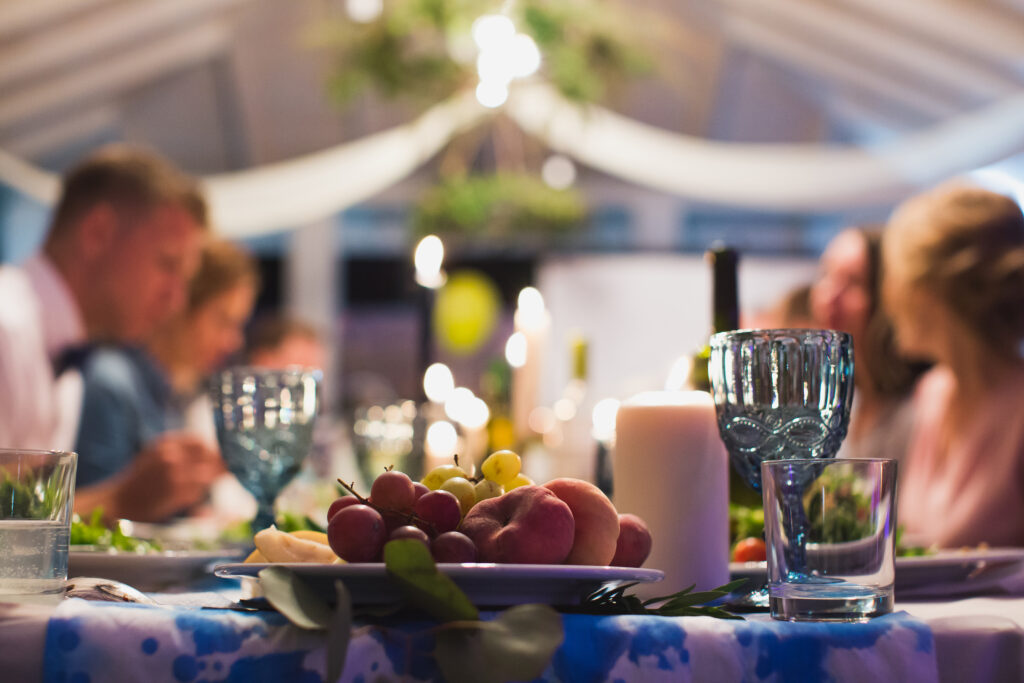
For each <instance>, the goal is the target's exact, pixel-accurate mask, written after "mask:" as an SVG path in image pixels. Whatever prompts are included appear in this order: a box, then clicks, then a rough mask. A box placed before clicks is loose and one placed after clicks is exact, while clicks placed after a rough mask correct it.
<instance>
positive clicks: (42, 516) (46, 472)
mask: <svg viewBox="0 0 1024 683" xmlns="http://www.w3.org/2000/svg"><path fill="white" fill-rule="evenodd" d="M77 465H78V456H77V455H76V454H75V453H65V452H61V451H29V450H4V449H0V602H27V603H55V602H59V601H60V600H61V599H62V598H63V597H64V583H65V581H66V580H67V578H68V536H69V535H70V532H71V507H72V505H73V502H74V495H75V470H76V467H77Z"/></svg>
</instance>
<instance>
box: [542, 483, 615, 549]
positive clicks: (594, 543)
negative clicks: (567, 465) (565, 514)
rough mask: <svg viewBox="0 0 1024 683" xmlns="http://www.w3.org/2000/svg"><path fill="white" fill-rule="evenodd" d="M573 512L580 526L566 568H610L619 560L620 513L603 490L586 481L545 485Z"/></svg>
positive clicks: (577, 525)
mask: <svg viewBox="0 0 1024 683" xmlns="http://www.w3.org/2000/svg"><path fill="white" fill-rule="evenodd" d="M544 488H546V489H548V490H549V491H551V492H552V493H554V494H555V495H556V496H558V497H559V498H560V499H561V500H562V501H563V502H564V503H565V504H566V505H568V506H569V509H570V510H571V511H572V518H573V520H574V521H575V522H576V530H575V537H574V538H573V543H572V550H571V551H570V552H569V557H567V558H566V560H565V562H566V564H593V565H601V566H604V565H607V564H608V563H609V562H611V561H612V558H613V557H614V556H615V544H616V542H617V541H618V538H619V513H618V512H617V511H616V510H615V506H614V505H612V502H611V501H610V500H608V496H606V495H604V492H603V491H601V489H599V488H597V487H596V486H594V485H593V484H591V483H590V482H589V481H583V480H582V479H570V478H563V479H552V480H551V481H549V482H548V483H546V484H544Z"/></svg>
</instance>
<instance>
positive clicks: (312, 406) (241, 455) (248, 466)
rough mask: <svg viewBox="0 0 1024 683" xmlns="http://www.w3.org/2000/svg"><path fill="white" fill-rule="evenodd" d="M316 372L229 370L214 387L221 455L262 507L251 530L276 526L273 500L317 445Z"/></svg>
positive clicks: (297, 370)
mask: <svg viewBox="0 0 1024 683" xmlns="http://www.w3.org/2000/svg"><path fill="white" fill-rule="evenodd" d="M320 378H321V372H320V370H317V369H312V368H288V369H285V370H264V369H256V368H248V367H235V368H228V369H227V370H224V371H223V372H220V373H218V374H217V375H216V376H215V377H214V378H213V380H212V382H211V385H210V398H211V399H212V401H213V406H214V408H213V414H214V422H215V423H216V425H217V440H218V441H219V442H220V450H221V455H222V456H223V458H224V463H225V464H226V465H227V468H228V470H230V471H231V473H232V474H234V475H235V476H236V477H238V480H239V481H240V482H241V483H242V486H244V487H245V488H246V489H247V490H248V491H249V492H250V493H252V494H253V496H255V497H256V502H257V503H258V504H259V509H258V511H257V513H256V518H255V519H254V520H253V522H252V528H253V531H254V532H255V531H259V530H260V529H265V528H266V527H268V526H270V525H271V524H273V523H274V501H275V500H276V499H277V495H278V494H279V493H280V492H281V489H283V488H284V487H285V486H286V485H287V484H288V482H290V481H291V480H292V478H293V477H295V475H296V474H297V473H298V471H299V468H300V467H301V466H302V461H303V460H304V459H305V458H306V456H307V455H308V454H309V451H310V449H311V448H312V445H313V424H314V421H315V419H316V411H317V387H318V385H319V382H320Z"/></svg>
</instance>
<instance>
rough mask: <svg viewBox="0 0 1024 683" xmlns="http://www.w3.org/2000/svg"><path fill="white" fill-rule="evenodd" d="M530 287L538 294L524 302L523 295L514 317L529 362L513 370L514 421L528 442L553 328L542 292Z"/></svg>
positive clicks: (517, 429)
mask: <svg viewBox="0 0 1024 683" xmlns="http://www.w3.org/2000/svg"><path fill="white" fill-rule="evenodd" d="M527 289H528V290H532V291H533V292H535V295H534V296H532V297H530V296H527V297H526V299H525V301H524V297H523V294H520V296H519V299H520V302H519V307H518V308H517V310H516V312H515V315H514V316H513V318H512V320H513V323H514V325H515V331H516V332H518V333H520V334H522V335H523V337H524V339H525V346H526V362H525V363H524V364H523V365H522V366H521V367H518V368H514V369H513V370H512V391H511V394H512V396H511V402H512V424H513V426H514V429H515V435H516V439H518V440H519V441H525V440H526V439H528V438H529V437H530V436H531V435H532V432H531V430H530V428H529V422H530V414H531V413H532V412H533V411H534V409H535V408H536V407H537V406H538V405H539V402H540V382H541V373H542V372H543V371H544V347H545V345H546V344H547V336H548V332H549V330H550V329H551V314H550V313H548V311H547V310H546V309H545V308H544V299H543V298H542V297H541V295H540V292H537V290H535V289H533V288H532V287H528V288H527ZM524 291H525V290H524Z"/></svg>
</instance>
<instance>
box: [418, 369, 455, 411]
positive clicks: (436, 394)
mask: <svg viewBox="0 0 1024 683" xmlns="http://www.w3.org/2000/svg"><path fill="white" fill-rule="evenodd" d="M454 389H455V377H454V376H453V375H452V371H451V370H450V369H449V368H448V366H447V365H445V364H444V363H434V364H433V365H431V366H430V367H428V368H427V370H426V372H424V373H423V390H424V392H426V394H427V398H428V399H429V400H431V401H433V402H434V403H444V402H445V401H447V400H448V397H449V396H451V393H452V390H454Z"/></svg>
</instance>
